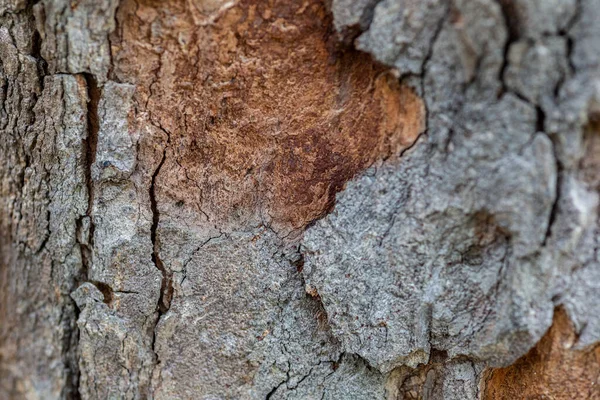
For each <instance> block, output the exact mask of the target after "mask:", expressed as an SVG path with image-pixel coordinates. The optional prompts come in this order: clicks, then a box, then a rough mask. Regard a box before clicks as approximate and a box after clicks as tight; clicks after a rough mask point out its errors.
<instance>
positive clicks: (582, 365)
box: [483, 309, 600, 400]
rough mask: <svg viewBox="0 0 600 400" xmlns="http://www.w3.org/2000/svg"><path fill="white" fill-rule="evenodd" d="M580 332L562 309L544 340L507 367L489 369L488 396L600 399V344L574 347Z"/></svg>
mask: <svg viewBox="0 0 600 400" xmlns="http://www.w3.org/2000/svg"><path fill="white" fill-rule="evenodd" d="M576 340H577V336H576V333H575V330H574V328H573V326H572V324H571V321H570V320H569V317H568V316H567V314H566V312H565V311H564V310H562V309H559V310H557V312H556V313H555V315H554V323H553V324H552V327H551V328H550V330H549V331H548V332H547V333H546V335H545V336H544V337H543V338H542V340H541V341H540V342H539V343H538V344H537V346H536V347H534V348H533V349H532V350H531V351H529V353H527V354H526V355H525V356H523V357H522V358H520V359H519V360H518V361H517V362H516V363H515V364H513V365H511V366H510V367H507V368H498V369H495V370H492V371H490V372H489V373H488V375H487V378H486V385H485V386H486V387H485V392H484V397H483V398H484V399H489V400H492V399H493V400H501V399H507V400H508V399H510V400H514V399H531V400H534V399H535V400H537V399H540V400H541V399H553V400H571V399H600V380H599V378H600V346H596V347H595V348H592V349H587V350H574V349H573V348H572V346H573V345H574V344H575V342H576Z"/></svg>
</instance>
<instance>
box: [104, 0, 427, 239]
mask: <svg viewBox="0 0 600 400" xmlns="http://www.w3.org/2000/svg"><path fill="white" fill-rule="evenodd" d="M117 18H118V22H119V27H118V29H117V32H116V34H115V36H117V37H116V38H113V39H112V43H113V55H114V60H113V62H114V64H115V68H114V70H113V75H114V77H113V78H114V79H118V80H121V81H127V82H133V83H135V84H136V85H137V93H136V102H137V111H138V114H137V118H138V123H140V122H141V125H142V126H143V125H148V122H149V123H150V124H151V125H153V126H154V127H157V128H159V129H160V130H162V131H163V134H164V136H166V137H163V140H162V146H166V147H164V149H165V153H164V154H165V158H164V164H163V165H161V173H160V175H159V176H158V178H157V180H156V184H157V189H158V190H157V193H158V200H159V204H160V203H162V204H177V205H178V207H180V209H179V211H177V210H173V213H177V212H178V213H181V212H183V213H185V214H189V215H194V214H195V215H204V216H205V218H206V220H207V221H210V222H211V223H219V224H220V225H222V224H223V223H226V222H231V223H234V224H235V225H237V226H239V224H240V223H242V224H243V223H246V222H249V221H250V220H252V219H253V218H255V216H256V215H260V218H262V219H263V220H264V221H267V222H269V223H270V224H272V225H273V226H279V227H285V228H286V229H293V228H301V227H303V226H305V225H306V224H307V223H309V222H310V221H312V220H314V219H315V218H318V217H319V216H321V215H322V214H323V213H324V212H326V211H327V210H328V209H329V208H330V207H331V205H332V202H333V198H334V195H335V193H336V192H338V191H339V190H341V188H342V187H343V185H344V183H345V182H346V181H347V180H348V179H350V178H351V177H352V176H354V175H355V174H356V173H357V172H359V171H361V170H362V169H364V168H366V167H368V166H369V165H371V164H372V163H373V162H375V161H376V160H378V159H381V158H386V157H388V156H390V155H394V154H398V153H399V152H400V151H401V150H402V149H405V148H406V147H408V146H410V145H411V144H412V143H413V142H414V141H415V139H416V138H417V136H418V135H419V133H421V132H422V131H423V130H424V107H423V104H422V101H421V100H420V99H419V98H418V97H417V96H416V95H415V94H414V92H413V91H412V90H411V89H408V88H406V87H400V86H399V85H398V83H397V79H396V78H394V77H393V76H392V75H391V74H390V73H389V72H388V70H387V69H386V68H384V67H382V66H380V65H378V64H376V63H374V62H373V61H372V60H371V58H370V57H369V56H368V55H366V54H363V53H359V52H357V51H354V50H350V49H345V48H344V49H341V48H339V47H337V46H339V45H337V44H336V43H337V40H336V39H335V38H334V37H333V32H332V27H331V17H330V16H329V14H328V12H327V10H326V7H325V5H324V4H323V2H321V1H319V0H308V1H268V0H264V1H240V2H223V1H184V0H179V1H178V0H174V1H150V0H145V1H139V2H136V1H135V0H127V1H125V2H124V3H123V4H122V5H121V6H120V7H119V11H118V17H117ZM165 143H166V144H165ZM155 146H159V145H155ZM142 151H143V149H142ZM157 153H158V152H157Z"/></svg>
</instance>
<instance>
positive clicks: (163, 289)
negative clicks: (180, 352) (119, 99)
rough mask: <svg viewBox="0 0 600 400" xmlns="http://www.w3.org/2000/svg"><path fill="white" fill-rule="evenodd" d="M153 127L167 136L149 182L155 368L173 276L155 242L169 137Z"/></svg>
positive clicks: (169, 300)
mask: <svg viewBox="0 0 600 400" xmlns="http://www.w3.org/2000/svg"><path fill="white" fill-rule="evenodd" d="M151 123H152V121H151ZM153 125H155V124H153ZM155 126H157V127H158V128H160V129H161V130H162V131H163V132H164V133H165V134H166V135H167V143H166V144H165V147H164V149H163V154H162V158H161V160H160V162H159V163H158V166H157V167H156V169H155V170H154V173H153V174H152V179H151V181H150V191H149V195H150V208H151V210H152V227H151V228H150V241H151V242H152V262H153V263H154V266H155V267H156V269H158V270H159V271H160V273H161V274H162V281H161V284H160V295H159V298H158V304H157V305H156V311H157V313H158V315H157V316H156V321H155V322H154V329H153V336H152V345H151V347H152V352H153V353H154V356H155V358H156V364H155V366H156V365H158V364H160V358H159V356H158V353H157V352H156V327H157V326H158V324H159V322H160V319H161V317H162V316H163V315H164V314H165V313H166V312H167V311H169V308H170V307H171V298H172V297H173V274H172V273H171V272H169V271H168V270H167V268H165V265H164V264H163V262H162V260H161V259H160V256H159V248H158V242H157V237H156V234H157V230H158V223H159V222H160V212H159V211H158V204H157V200H156V178H157V177H158V174H159V173H160V171H161V169H162V167H163V165H164V163H165V160H166V158H167V149H168V148H169V146H170V143H171V135H170V134H169V132H167V131H166V130H165V129H164V128H163V127H162V126H160V124H159V125H155Z"/></svg>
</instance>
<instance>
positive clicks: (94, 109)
mask: <svg viewBox="0 0 600 400" xmlns="http://www.w3.org/2000/svg"><path fill="white" fill-rule="evenodd" d="M82 76H83V78H84V79H85V83H86V89H87V112H86V114H87V135H86V137H85V139H84V140H83V146H82V150H83V159H84V162H85V184H86V189H87V200H88V204H87V209H86V213H85V215H84V216H81V217H80V218H78V219H77V221H76V240H77V244H78V245H79V250H80V253H81V271H79V274H78V276H77V277H76V278H75V282H74V285H73V286H74V287H77V286H79V285H80V284H81V283H82V282H86V281H88V279H89V270H90V268H91V266H92V257H93V241H94V224H93V221H92V206H93V203H94V184H93V180H92V165H93V164H94V161H95V157H96V144H97V142H98V131H99V126H100V125H99V120H98V104H99V102H100V96H101V91H100V89H99V88H98V84H97V82H96V79H95V78H94V76H92V75H91V74H82ZM94 284H95V285H96V287H98V289H99V290H100V291H101V292H102V293H103V294H104V299H105V302H107V304H108V303H109V302H110V301H112V291H109V290H107V289H106V288H105V287H104V286H106V287H108V285H104V284H100V283H97V282H96V283H94ZM103 289H104V290H103ZM108 289H110V288H109V287H108ZM107 293H109V296H108V297H107ZM74 311H75V315H74V319H75V321H77V320H78V319H79V309H78V308H77V307H76V306H75V307H74ZM70 336H72V337H73V338H72V339H71V345H70V346H71V347H70V348H71V351H73V352H76V351H77V350H76V349H77V347H78V345H79V329H78V327H77V324H76V323H74V324H73V328H72V332H71V333H70ZM75 358H76V359H77V358H78V357H75ZM69 371H70V374H71V375H72V376H71V377H70V378H68V379H69V381H70V382H71V387H70V388H69V394H68V396H67V398H69V399H73V400H78V399H81V394H80V393H79V383H80V381H81V371H80V370H79V367H78V366H77V361H75V365H74V366H73V367H70V368H69Z"/></svg>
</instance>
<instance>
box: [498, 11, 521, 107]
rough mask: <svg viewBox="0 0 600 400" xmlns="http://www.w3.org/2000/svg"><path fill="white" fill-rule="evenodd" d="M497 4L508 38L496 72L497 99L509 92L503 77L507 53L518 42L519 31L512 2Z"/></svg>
mask: <svg viewBox="0 0 600 400" xmlns="http://www.w3.org/2000/svg"><path fill="white" fill-rule="evenodd" d="M498 4H499V5H500V9H501V11H502V15H503V17H504V25H505V26H506V31H507V35H508V37H507V38H506V42H505V43H504V50H503V56H502V66H501V67H500V70H499V71H498V80H499V81H500V84H501V86H500V87H501V90H500V92H499V93H498V98H500V97H502V95H503V94H504V93H507V92H509V90H508V88H507V87H506V82H505V81H504V75H505V74H506V69H507V68H508V64H509V63H508V53H509V51H510V47H511V45H512V44H513V43H514V42H516V41H517V40H519V37H520V31H519V20H518V15H517V10H516V8H515V4H514V1H513V0H498Z"/></svg>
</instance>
